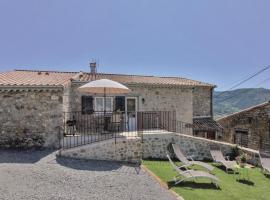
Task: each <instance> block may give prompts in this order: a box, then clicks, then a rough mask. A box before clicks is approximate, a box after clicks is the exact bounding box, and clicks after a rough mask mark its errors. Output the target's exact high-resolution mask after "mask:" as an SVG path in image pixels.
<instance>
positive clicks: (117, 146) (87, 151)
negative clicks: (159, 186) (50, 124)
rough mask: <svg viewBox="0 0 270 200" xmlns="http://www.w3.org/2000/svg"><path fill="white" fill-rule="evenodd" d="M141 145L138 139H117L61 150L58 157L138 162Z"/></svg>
mask: <svg viewBox="0 0 270 200" xmlns="http://www.w3.org/2000/svg"><path fill="white" fill-rule="evenodd" d="M141 153H142V145H141V139H140V138H130V139H125V138H118V139H117V140H116V142H115V140H114V139H110V140H106V141H101V142H98V143H93V144H90V145H85V146H80V147H75V148H72V149H67V150H61V151H60V152H59V155H60V156H65V157H71V158H78V159H93V160H116V161H125V162H138V161H139V160H140V158H141Z"/></svg>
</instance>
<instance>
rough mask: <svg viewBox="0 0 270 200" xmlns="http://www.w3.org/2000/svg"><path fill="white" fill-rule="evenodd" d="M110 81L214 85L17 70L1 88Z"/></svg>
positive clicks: (5, 76) (2, 76)
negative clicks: (95, 80) (71, 81)
mask: <svg viewBox="0 0 270 200" xmlns="http://www.w3.org/2000/svg"><path fill="white" fill-rule="evenodd" d="M104 78H105V79H110V80H113V81H117V82H120V83H123V84H148V85H164V86H165V85H170V86H204V87H215V86H214V85H212V84H208V83H204V82H200V81H195V80H191V79H186V78H181V77H157V76H141V75H124V74H106V73H96V75H95V76H93V74H91V73H85V72H58V71H33V70H15V71H11V72H2V73H0V86H64V85H65V84H67V83H68V82H69V81H70V80H73V81H79V82H88V81H91V80H94V79H104Z"/></svg>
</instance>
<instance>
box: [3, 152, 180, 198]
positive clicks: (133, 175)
mask: <svg viewBox="0 0 270 200" xmlns="http://www.w3.org/2000/svg"><path fill="white" fill-rule="evenodd" d="M55 154H56V152H51V151H28V152H27V151H23V152H18V151H2V150H1V151H0V199H1V200H2V199H10V200H17V199H20V200H23V199H27V200H32V199H50V200H53V199H60V200H64V199H78V200H83V199H87V200H90V199H91V200H92V199H93V200H94V199H102V200H107V199H115V200H116V199H117V200H120V199H125V200H128V199H153V200H156V199H160V200H161V199H166V200H172V199H174V200H175V197H174V196H172V194H170V193H169V192H168V191H166V190H165V189H163V188H161V187H160V186H159V184H158V183H157V182H156V181H155V180H154V179H153V178H152V177H150V176H149V175H148V174H147V173H146V172H144V171H143V170H140V169H139V168H136V167H134V166H128V165H123V164H120V163H116V162H104V161H83V160H73V159H69V158H57V157H56V156H55Z"/></svg>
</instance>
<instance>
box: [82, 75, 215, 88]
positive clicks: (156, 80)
mask: <svg viewBox="0 0 270 200" xmlns="http://www.w3.org/2000/svg"><path fill="white" fill-rule="evenodd" d="M103 78H106V79H110V80H113V81H117V82H120V83H123V84H149V85H174V86H179V85H183V86H206V87H215V85H212V84H208V83H203V82H200V81H194V80H190V79H186V78H180V77H157V76H141V75H123V74H105V73H97V74H96V76H95V79H103ZM93 79H94V77H93V75H92V74H91V73H83V75H82V76H81V78H80V79H79V81H91V80H93Z"/></svg>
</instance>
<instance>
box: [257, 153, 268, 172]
mask: <svg viewBox="0 0 270 200" xmlns="http://www.w3.org/2000/svg"><path fill="white" fill-rule="evenodd" d="M259 156H260V161H261V165H262V170H263V173H265V172H266V173H270V153H267V152H264V151H262V150H259Z"/></svg>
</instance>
